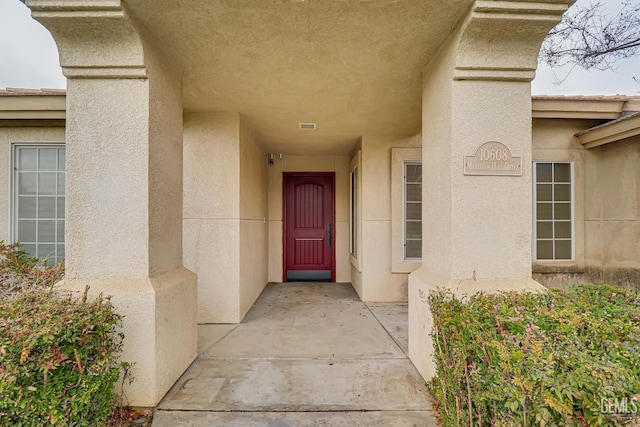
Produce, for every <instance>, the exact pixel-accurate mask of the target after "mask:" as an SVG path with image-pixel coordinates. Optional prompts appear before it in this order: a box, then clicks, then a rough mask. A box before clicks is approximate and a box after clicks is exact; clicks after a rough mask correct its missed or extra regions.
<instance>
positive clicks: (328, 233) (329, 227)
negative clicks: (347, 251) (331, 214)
mask: <svg viewBox="0 0 640 427" xmlns="http://www.w3.org/2000/svg"><path fill="white" fill-rule="evenodd" d="M327 230H328V231H327V235H328V236H327V244H328V245H329V247H331V223H329V224H327Z"/></svg>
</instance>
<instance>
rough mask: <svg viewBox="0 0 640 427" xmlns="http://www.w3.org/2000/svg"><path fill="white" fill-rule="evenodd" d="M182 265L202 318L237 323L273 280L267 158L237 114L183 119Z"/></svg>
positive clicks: (217, 114)
mask: <svg viewBox="0 0 640 427" xmlns="http://www.w3.org/2000/svg"><path fill="white" fill-rule="evenodd" d="M184 128H185V130H184V218H183V224H184V239H183V248H184V263H185V266H186V267H187V268H189V269H191V270H193V271H195V272H196V273H197V275H198V321H199V322H200V323H237V322H239V321H240V320H242V318H243V317H244V315H245V314H246V312H247V311H248V310H249V308H250V307H251V304H253V301H254V300H255V299H256V298H257V297H258V295H260V292H261V291H262V289H263V288H264V286H265V285H266V283H267V259H268V252H267V224H266V217H267V197H266V194H267V183H268V179H267V172H266V156H265V154H264V153H263V152H262V149H261V148H260V147H259V146H258V145H257V143H256V141H255V140H254V138H253V136H252V135H251V132H250V131H249V130H248V129H247V128H246V127H245V126H244V124H243V123H242V119H241V116H240V115H239V114H237V113H225V112H222V113H188V114H185V118H184Z"/></svg>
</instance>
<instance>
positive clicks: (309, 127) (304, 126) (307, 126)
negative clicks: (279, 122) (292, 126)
mask: <svg viewBox="0 0 640 427" xmlns="http://www.w3.org/2000/svg"><path fill="white" fill-rule="evenodd" d="M298 126H299V127H300V129H302V130H316V128H317V127H318V125H317V124H316V123H298Z"/></svg>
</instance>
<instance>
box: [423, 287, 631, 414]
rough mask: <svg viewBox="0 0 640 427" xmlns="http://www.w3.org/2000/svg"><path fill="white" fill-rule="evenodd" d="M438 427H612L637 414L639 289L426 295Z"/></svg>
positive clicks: (614, 288)
mask: <svg viewBox="0 0 640 427" xmlns="http://www.w3.org/2000/svg"><path fill="white" fill-rule="evenodd" d="M430 303H431V308H432V313H433V317H434V328H433V332H432V338H433V340H434V341H433V342H434V347H435V362H436V369H437V376H436V377H435V378H434V379H433V380H432V381H431V382H430V383H429V388H430V390H431V392H432V394H433V396H434V398H435V400H436V408H437V409H438V411H439V414H440V417H441V420H442V424H443V425H444V426H556V425H557V426H581V427H582V426H614V425H625V423H628V422H630V420H632V419H635V420H636V421H638V417H639V416H640V414H639V413H638V411H640V400H639V399H640V292H638V291H637V290H636V291H634V290H629V289H620V288H616V287H612V286H607V285H598V286H596V285H588V286H586V285H583V286H577V287H572V288H570V289H569V290H568V291H567V292H561V291H557V290H550V292H549V293H548V294H527V293H524V294H523V293H520V294H518V293H506V294H495V295H482V294H479V295H475V296H471V297H469V298H468V299H465V300H464V302H463V301H460V300H458V299H455V298H454V297H453V296H452V295H451V294H449V293H446V292H442V291H438V292H435V293H432V294H431V295H430Z"/></svg>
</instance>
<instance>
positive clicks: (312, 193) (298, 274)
mask: <svg viewBox="0 0 640 427" xmlns="http://www.w3.org/2000/svg"><path fill="white" fill-rule="evenodd" d="M334 181H335V180H334V173H333V172H331V173H303V172H288V173H285V174H284V227H283V229H284V278H285V280H286V281H294V280H311V281H335V221H334V216H335V201H334V193H335V191H334Z"/></svg>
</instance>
